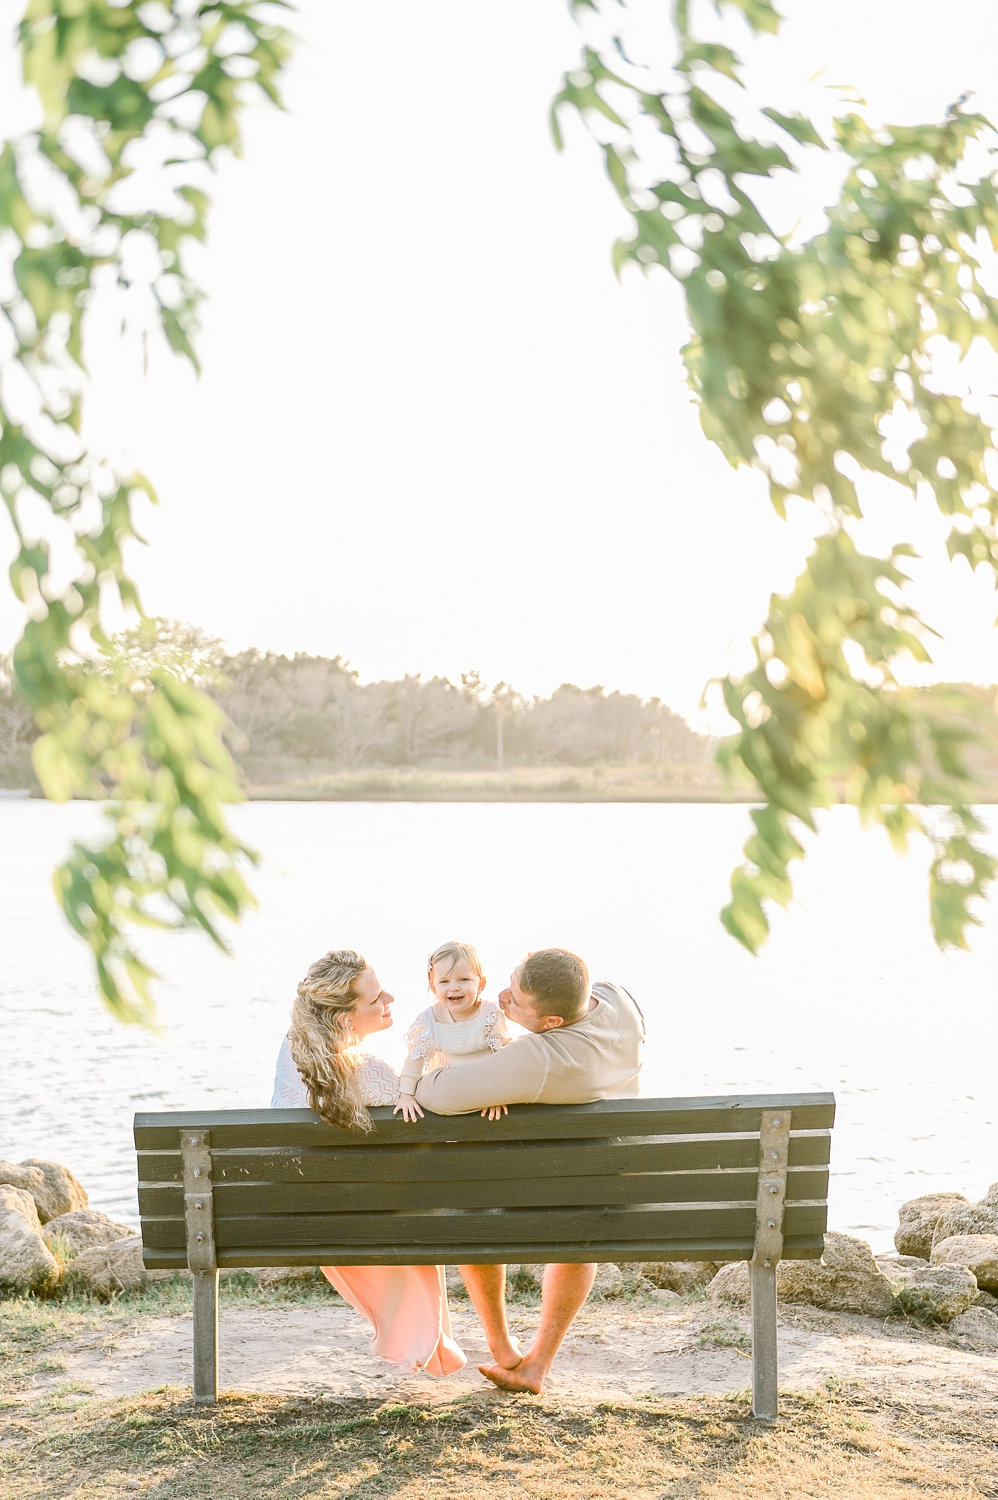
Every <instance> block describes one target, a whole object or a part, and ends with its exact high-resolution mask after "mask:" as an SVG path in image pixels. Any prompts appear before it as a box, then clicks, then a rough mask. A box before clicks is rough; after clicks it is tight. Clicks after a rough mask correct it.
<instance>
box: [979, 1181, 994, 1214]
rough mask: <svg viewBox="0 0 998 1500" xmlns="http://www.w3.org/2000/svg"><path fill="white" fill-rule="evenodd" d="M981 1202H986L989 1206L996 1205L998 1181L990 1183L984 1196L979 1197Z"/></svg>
mask: <svg viewBox="0 0 998 1500" xmlns="http://www.w3.org/2000/svg"><path fill="white" fill-rule="evenodd" d="M981 1202H982V1203H986V1204H987V1205H988V1207H989V1208H990V1207H991V1206H992V1205H994V1206H995V1207H998V1182H993V1183H992V1184H991V1186H990V1187H989V1188H988V1190H987V1192H986V1193H985V1194H984V1197H983V1198H982V1199H981Z"/></svg>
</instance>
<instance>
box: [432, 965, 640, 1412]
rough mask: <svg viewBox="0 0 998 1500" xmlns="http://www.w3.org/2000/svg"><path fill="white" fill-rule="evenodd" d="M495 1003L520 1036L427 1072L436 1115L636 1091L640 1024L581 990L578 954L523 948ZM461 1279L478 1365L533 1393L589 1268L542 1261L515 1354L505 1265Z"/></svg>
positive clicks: (629, 1011) (621, 1005) (630, 1010)
mask: <svg viewBox="0 0 998 1500" xmlns="http://www.w3.org/2000/svg"><path fill="white" fill-rule="evenodd" d="M499 1004H500V1005H501V1006H502V1008H503V1010H504V1011H505V1013H506V1015H507V1016H508V1017H509V1019H510V1020H511V1021H515V1022H516V1023H517V1025H518V1026H522V1027H523V1028H524V1029H525V1031H526V1032H527V1033H528V1034H527V1035H526V1036H524V1037H521V1038H519V1039H518V1040H517V1041H515V1042H511V1043H510V1045H509V1046H508V1047H503V1048H502V1050H501V1051H499V1052H495V1053H493V1054H492V1055H491V1056H489V1057H483V1058H475V1059H473V1060H472V1061H470V1062H467V1063H463V1064H462V1065H461V1066H460V1067H456V1068H455V1067H448V1068H435V1069H433V1071H432V1072H429V1073H426V1074H424V1075H423V1077H422V1078H421V1079H420V1081H419V1084H418V1085H417V1088H416V1099H417V1101H418V1103H419V1104H421V1105H424V1106H425V1107H426V1108H427V1109H429V1110H432V1111H433V1112H434V1113H435V1114H440V1115H459V1114H468V1113H470V1112H471V1111H473V1110H478V1109H483V1108H485V1107H486V1106H489V1105H505V1104H589V1103H592V1101H593V1100H596V1099H632V1098H634V1096H635V1095H636V1094H637V1092H638V1070H639V1068H640V1066H641V1043H642V1042H643V1040H644V1021H643V1019H642V1017H641V1012H640V1011H639V1010H638V1008H637V1006H636V1005H635V1003H634V1001H633V1000H632V999H631V997H630V995H628V993H627V991H626V990H623V989H621V988H619V986H617V985H615V984H595V985H592V986H590V983H589V970H588V969H587V968H586V965H585V964H584V963H583V961H582V959H581V958H579V956H578V955H577V954H575V953H569V952H568V951H567V950H566V949H564V948H544V949H541V950H539V951H538V952H537V953H530V954H528V955H527V957H526V958H525V959H524V960H523V962H522V963H521V964H520V965H519V966H518V967H517V968H516V969H514V970H513V973H512V975H511V976H510V981H509V988H508V989H506V990H503V992H502V994H501V995H500V996H499ZM459 1269H460V1271H461V1275H462V1277H463V1278H464V1283H465V1285H466V1287H467V1288H468V1295H469V1296H470V1298H471V1301H472V1304H473V1306H474V1308H475V1311H476V1312H477V1314H478V1316H479V1319H480V1320H481V1324H482V1327H483V1329H484V1330H485V1336H486V1338H487V1339H488V1344H489V1348H490V1349H491V1351H492V1357H493V1359H494V1361H495V1363H494V1364H491V1365H479V1369H480V1370H481V1372H482V1374H483V1375H484V1376H486V1378H487V1379H489V1380H491V1381H492V1383H493V1384H494V1385H497V1386H500V1387H501V1388H502V1389H503V1390H506V1391H532V1392H534V1394H535V1395H539V1394H540V1392H541V1390H542V1389H543V1386H544V1381H545V1379H546V1378H547V1374H548V1371H549V1370H550V1368H551V1365H552V1362H553V1360H554V1357H555V1355H556V1354H557V1352H558V1348H559V1346H560V1345H561V1342H562V1340H563V1339H564V1337H565V1334H566V1333H567V1332H568V1330H569V1328H570V1327H571V1325H572V1320H573V1319H574V1317H575V1315H576V1313H577V1312H578V1311H579V1308H580V1307H581V1306H582V1304H583V1303H584V1302H585V1300H586V1298H587V1297H588V1296H589V1293H590V1290H591V1289H592V1284H593V1279H594V1277H595V1275H596V1267H595V1265H590V1264H587V1265H562V1264H555V1265H549V1266H547V1267H546V1268H545V1272H544V1286H543V1291H542V1294H541V1319H540V1323H539V1325H538V1328H537V1333H536V1335H535V1337H534V1342H533V1344H532V1345H531V1346H530V1348H529V1349H528V1350H527V1352H526V1353H525V1354H522V1353H521V1351H520V1349H519V1348H518V1346H517V1345H516V1343H515V1342H514V1340H513V1339H512V1338H511V1336H510V1332H509V1324H508V1323H507V1321H506V1298H505V1292H506V1267H505V1266H461V1267H460V1268H459Z"/></svg>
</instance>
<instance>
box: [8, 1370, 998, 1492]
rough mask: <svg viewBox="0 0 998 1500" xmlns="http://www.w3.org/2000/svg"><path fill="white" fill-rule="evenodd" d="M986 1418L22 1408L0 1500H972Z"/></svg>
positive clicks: (323, 1404)
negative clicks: (771, 1419) (268, 1497)
mask: <svg viewBox="0 0 998 1500" xmlns="http://www.w3.org/2000/svg"><path fill="white" fill-rule="evenodd" d="M996 1418H998V1413H996V1412H995V1411H994V1410H993V1409H992V1410H984V1411H982V1412H978V1413H975V1420H974V1422H973V1423H967V1424H966V1427H967V1430H966V1431H965V1430H963V1428H961V1427H960V1426H959V1424H954V1425H951V1426H947V1425H946V1420H945V1418H940V1419H939V1420H936V1421H934V1422H933V1425H932V1430H931V1431H925V1427H924V1422H923V1423H922V1424H921V1429H920V1431H919V1432H918V1433H915V1432H913V1431H912V1430H911V1428H910V1426H909V1425H908V1423H907V1422H906V1413H905V1412H904V1410H903V1409H894V1408H891V1407H890V1406H888V1405H885V1404H884V1403H882V1402H879V1401H877V1400H876V1399H874V1398H872V1397H870V1396H869V1394H868V1393H864V1392H863V1391H862V1390H858V1391H856V1392H853V1393H851V1394H850V1396H849V1398H846V1397H844V1396H840V1395H835V1394H834V1393H826V1392H822V1393H815V1392H808V1393H796V1392H789V1393H784V1395H783V1398H782V1401H781V1416H780V1420H779V1421H778V1422H777V1423H775V1424H772V1425H764V1424H760V1423H757V1422H754V1421H753V1420H752V1419H751V1417H750V1415H749V1403H748V1396H747V1393H745V1392H740V1393H738V1394H737V1395H735V1396H732V1397H728V1398H713V1397H701V1398H698V1399H693V1400H689V1399H687V1400H667V1401H666V1400H663V1399H662V1398H650V1397H645V1398H641V1399H639V1400H637V1401H633V1402H606V1403H600V1404H598V1405H596V1406H585V1405H582V1404H580V1403H579V1402H577V1401H558V1400H554V1399H549V1398H542V1399H536V1398H532V1397H513V1398H507V1397H503V1396H500V1395H499V1394H498V1393H492V1392H488V1393H484V1394H481V1395H478V1394H476V1395H474V1396H470V1397H464V1398H462V1399H460V1400H456V1401H452V1402H448V1403H443V1404H441V1405H439V1406H429V1405H421V1404H419V1403H412V1404H408V1403H398V1402H381V1403H379V1402H376V1401H372V1400H352V1401H330V1400H326V1399H325V1398H321V1397H317V1398H309V1399H302V1398H288V1397H272V1396H256V1397H254V1396H246V1397H242V1396H231V1397H228V1398H225V1399H223V1400H222V1402H220V1404H219V1405H218V1407H217V1408H213V1409H211V1410H207V1409H205V1408H203V1407H201V1408H196V1407H194V1406H193V1405H192V1403H191V1402H190V1400H189V1399H188V1398H187V1396H186V1393H178V1392H176V1391H172V1390H167V1391H162V1392H158V1393H156V1394H152V1395H146V1396H142V1397H136V1398H132V1399H129V1400H124V1401H117V1402H107V1403H97V1402H90V1403H88V1404H86V1405H83V1406H80V1407H78V1408H77V1409H76V1410H74V1411H73V1412H72V1413H69V1412H64V1411H57V1410H52V1409H51V1408H49V1409H47V1410H46V1409H42V1408H40V1407H37V1406H36V1407H33V1408H31V1409H30V1411H26V1412H25V1413H24V1420H23V1421H22V1422H21V1423H20V1424H19V1426H18V1429H17V1430H16V1431H14V1432H12V1433H11V1435H10V1441H9V1442H8V1444H7V1446H6V1447H5V1448H4V1449H3V1450H2V1451H3V1453H4V1458H3V1460H2V1463H0V1497H2V1500H13V1497H14V1496H16V1497H17V1500H69V1497H70V1496H73V1497H76V1500H97V1497H98V1496H100V1497H110V1496H114V1497H118V1496H120V1495H123V1494H125V1493H130V1492H131V1491H132V1490H133V1489H141V1490H142V1491H144V1492H145V1493H147V1494H152V1495H154V1496H155V1497H156V1500H244V1497H246V1496H257V1495H260V1494H263V1493H268V1494H269V1493H273V1494H275V1495H278V1496H280V1497H281V1500H333V1497H334V1496H335V1497H346V1496H349V1497H350V1500H389V1497H390V1500H427V1497H429V1496H433V1495H437V1494H440V1495H448V1496H450V1497H454V1500H464V1497H465V1496H468V1495H473V1494H476V1493H478V1492H481V1493H487V1494H488V1495H489V1497H490V1500H514V1497H515V1500H596V1497H597V1496H600V1497H602V1496H626V1497H627V1500H683V1497H689V1500H694V1497H700V1500H750V1497H751V1500H757V1497H762V1496H769V1495H773V1496H779V1497H781V1500H804V1497H807V1500H902V1497H904V1500H910V1497H912V1496H918V1497H919V1500H972V1497H973V1500H980V1497H981V1496H989V1495H990V1496H993V1495H995V1494H998V1488H996V1484H995V1480H994V1478H993V1467H994V1465H993V1454H994V1445H995V1443H996V1441H998V1421H996Z"/></svg>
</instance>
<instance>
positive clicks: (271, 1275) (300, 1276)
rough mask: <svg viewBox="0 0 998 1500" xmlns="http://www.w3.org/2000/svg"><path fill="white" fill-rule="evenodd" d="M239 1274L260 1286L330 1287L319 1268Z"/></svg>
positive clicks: (261, 1269) (283, 1268)
mask: <svg viewBox="0 0 998 1500" xmlns="http://www.w3.org/2000/svg"><path fill="white" fill-rule="evenodd" d="M150 1274H154V1273H150ZM185 1274H189V1273H185ZM239 1274H240V1275H241V1276H247V1275H248V1276H255V1277H256V1280H257V1285H258V1286H295V1285H299V1286H300V1285H302V1284H303V1283H308V1282H312V1281H314V1282H316V1283H319V1282H321V1283H322V1284H323V1285H324V1286H328V1285H329V1282H328V1281H327V1280H326V1278H325V1276H323V1274H322V1272H321V1271H320V1270H319V1267H318V1266H258V1267H257V1268H256V1270H254V1271H240V1272H239ZM219 1275H221V1272H219Z"/></svg>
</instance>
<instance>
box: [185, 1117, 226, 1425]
mask: <svg viewBox="0 0 998 1500" xmlns="http://www.w3.org/2000/svg"><path fill="white" fill-rule="evenodd" d="M180 1154H181V1157H182V1158H183V1163H184V1215H185V1218H186V1220H187V1264H188V1266H189V1267H190V1272H191V1276H192V1278H193V1282H194V1400H195V1401H196V1402H206V1401H217V1400H218V1264H217V1262H216V1259H215V1217H214V1206H213V1203H212V1195H211V1138H210V1135H209V1132H208V1131H207V1130H197V1131H195V1130H182V1131H181V1132H180Z"/></svg>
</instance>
